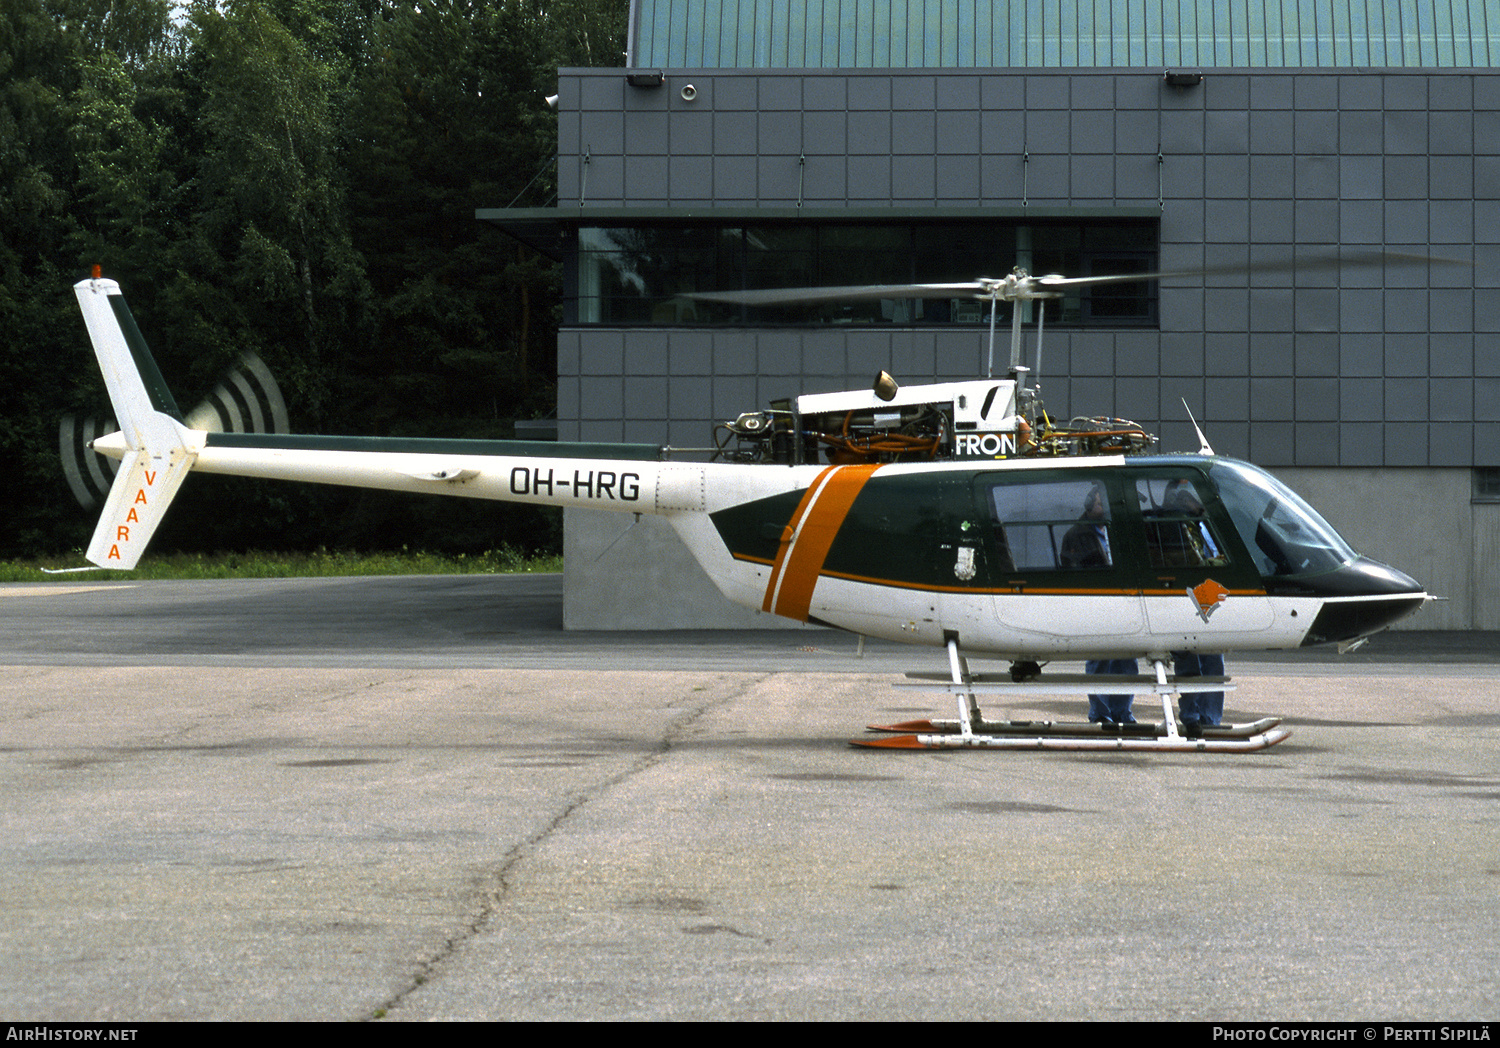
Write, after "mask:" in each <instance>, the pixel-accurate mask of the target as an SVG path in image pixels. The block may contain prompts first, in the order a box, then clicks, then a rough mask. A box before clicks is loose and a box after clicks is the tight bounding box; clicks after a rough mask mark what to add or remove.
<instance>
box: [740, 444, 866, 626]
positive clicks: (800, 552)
mask: <svg viewBox="0 0 1500 1048" xmlns="http://www.w3.org/2000/svg"><path fill="white" fill-rule="evenodd" d="M879 468H880V466H879V465H871V466H830V467H829V468H828V469H826V470H824V471H823V472H822V473H819V474H818V477H817V479H816V480H814V481H813V482H812V484H811V485H810V486H809V487H808V489H807V493H806V494H804V495H803V496H802V501H801V502H799V503H798V504H797V511H796V512H795V513H793V514H792V519H791V522H790V523H789V524H788V525H787V530H786V533H785V535H784V536H783V538H782V540H781V547H780V548H779V549H778V550H777V551H776V564H775V566H774V567H773V568H772V569H771V578H770V579H769V580H768V581H767V583H766V596H765V600H764V601H763V602H762V603H761V610H762V611H770V612H774V613H775V614H777V615H783V616H785V617H786V618H789V619H796V620H797V621H799V622H806V621H807V615H808V611H809V610H810V609H811V607H812V595H813V587H815V586H816V585H817V584H818V574H819V573H820V572H821V571H822V570H823V561H824V560H825V559H827V557H828V551H829V549H830V548H832V546H833V540H834V538H835V536H837V535H838V533H839V528H841V527H842V526H843V524H844V518H845V517H846V516H848V515H849V507H850V506H852V505H854V500H855V499H856V498H857V497H858V496H859V493H860V491H861V490H863V489H864V486H865V482H866V481H868V480H869V479H870V477H871V475H872V474H873V473H874V472H875V471H876V470H877V469H879Z"/></svg>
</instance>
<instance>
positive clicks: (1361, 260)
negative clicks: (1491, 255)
mask: <svg viewBox="0 0 1500 1048" xmlns="http://www.w3.org/2000/svg"><path fill="white" fill-rule="evenodd" d="M1411 263H1434V264H1439V265H1452V266H1472V265H1473V264H1474V263H1472V262H1469V261H1466V260H1464V259H1459V258H1437V257H1434V256H1432V255H1417V254H1408V253H1406V252H1402V251H1354V252H1346V253H1344V254H1331V255H1303V256H1302V257H1300V258H1292V259H1277V260H1275V261H1273V262H1232V263H1226V264H1224V265H1220V266H1199V267H1197V268H1196V269H1162V270H1158V271H1156V272H1155V273H1113V274H1109V275H1106V276H1096V277H1064V276H1057V275H1052V276H1045V277H1034V278H1033V280H1034V281H1035V283H1036V284H1037V286H1039V287H1044V288H1067V287H1087V286H1090V285H1095V284H1130V283H1135V282H1139V281H1142V280H1173V279H1177V278H1180V277H1212V276H1232V275H1234V274H1237V273H1293V272H1296V271H1298V270H1304V271H1306V272H1309V273H1316V272H1322V271H1326V270H1330V269H1355V268H1360V267H1364V266H1382V265H1386V264H1393V265H1395V264H1411Z"/></svg>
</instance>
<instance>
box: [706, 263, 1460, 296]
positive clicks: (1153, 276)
mask: <svg viewBox="0 0 1500 1048" xmlns="http://www.w3.org/2000/svg"><path fill="white" fill-rule="evenodd" d="M1412 263H1425V264H1440V265H1457V266H1472V265H1473V263H1472V262H1469V261H1466V260H1464V259H1457V258H1436V257H1433V256H1430V255H1418V254H1408V253H1405V252H1400V251H1357V252H1346V253H1344V254H1328V255H1310V256H1308V255H1304V256H1302V257H1301V258H1295V259H1278V260H1276V261H1273V262H1249V263H1240V262H1235V263H1228V264H1225V265H1220V266H1199V267H1197V268H1194V269H1160V270H1156V271H1155V272H1151V273H1110V274H1105V275H1102V276H1092V277H1065V276H1061V275H1058V274H1052V275H1049V276H1021V275H1019V274H1013V275H1012V276H1011V277H1007V278H1001V279H994V278H991V277H980V278H979V279H977V280H966V281H959V282H956V283H951V284H852V285H845V286H843V287H783V288H765V289H761V290H755V291H694V292H686V293H684V294H683V295H682V297H683V298H687V299H694V300H696V301H699V302H722V303H725V304H727V305H733V306H787V305H797V304H800V303H813V302H867V301H870V300H872V299H882V298H895V299H902V298H960V297H972V298H977V299H983V300H990V299H998V300H1000V301H1008V300H1011V299H1028V298H1055V297H1057V296H1058V295H1059V294H1060V293H1061V292H1062V290H1063V289H1065V288H1078V287H1093V286H1098V285H1102V284H1136V283H1140V282H1142V281H1145V280H1175V279H1181V278H1190V277H1208V276H1229V275H1233V274H1238V273H1293V272H1297V271H1299V270H1301V271H1303V272H1309V273H1312V272H1319V271H1324V270H1336V269H1346V268H1357V267H1364V266H1380V265H1387V264H1412Z"/></svg>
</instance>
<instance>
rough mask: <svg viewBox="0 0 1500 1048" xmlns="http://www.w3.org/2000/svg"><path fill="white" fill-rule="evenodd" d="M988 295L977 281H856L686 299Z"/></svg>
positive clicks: (760, 302)
mask: <svg viewBox="0 0 1500 1048" xmlns="http://www.w3.org/2000/svg"><path fill="white" fill-rule="evenodd" d="M961 295H977V296H981V297H987V296H986V295H985V284H984V283H982V282H980V281H978V280H969V281H963V282H961V283H957V284H853V285H849V286H846V287H782V288H766V289H765V290H762V291H694V292H690V293H686V294H684V295H683V296H682V297H683V298H691V299H696V300H697V301H699V302H724V303H727V304H729V305H733V306H781V305H794V304H796V303H799V302H860V301H868V300H870V299H877V298H956V297H958V296H961Z"/></svg>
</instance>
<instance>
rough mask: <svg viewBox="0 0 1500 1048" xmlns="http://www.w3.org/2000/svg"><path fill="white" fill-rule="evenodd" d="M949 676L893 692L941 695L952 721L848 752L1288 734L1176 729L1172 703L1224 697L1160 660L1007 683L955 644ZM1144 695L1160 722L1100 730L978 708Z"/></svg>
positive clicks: (1230, 742)
mask: <svg viewBox="0 0 1500 1048" xmlns="http://www.w3.org/2000/svg"><path fill="white" fill-rule="evenodd" d="M948 662H949V666H950V669H951V675H950V676H949V677H939V676H937V675H928V674H908V676H909V677H912V678H914V679H913V680H910V681H907V682H903V683H901V684H897V685H896V686H897V687H898V688H918V689H922V690H925V691H941V692H947V693H949V694H952V695H954V696H955V697H956V698H957V700H958V717H957V718H956V719H951V720H911V721H901V722H900V723H897V724H872V725H871V726H870V730H871V731H875V732H888V733H891V734H887V735H885V736H883V737H880V736H877V737H870V738H863V739H851V740H849V741H850V743H851V745H854V746H868V747H873V748H879V749H905V750H913V749H916V750H929V749H1002V750H1037V749H1041V750H1161V751H1165V752H1168V753H1196V752H1210V753H1248V752H1250V751H1253V750H1263V749H1265V748H1267V747H1268V746H1274V745H1276V744H1277V743H1278V742H1281V741H1282V740H1283V739H1285V738H1286V737H1287V736H1289V735H1290V734H1291V732H1290V731H1289V730H1287V729H1286V728H1282V727H1279V725H1280V723H1281V719H1280V718H1279V717H1263V718H1261V719H1260V720H1256V721H1250V722H1247V723H1244V724H1225V725H1218V726H1215V727H1209V728H1202V729H1189V730H1182V729H1179V727H1178V725H1177V719H1176V717H1175V716H1174V715H1173V711H1172V706H1173V698H1174V696H1178V695H1182V694H1184V693H1188V694H1191V693H1193V692H1204V691H1229V690H1232V689H1233V688H1234V684H1233V683H1231V682H1230V680H1229V679H1228V678H1227V677H1192V678H1173V677H1169V676H1168V674H1167V667H1166V659H1165V657H1164V656H1161V657H1155V658H1152V659H1151V664H1152V668H1153V669H1154V670H1155V673H1154V675H1150V676H1146V675H1130V676H1117V675H1104V674H1094V675H1084V674H1072V675H1065V674H1053V675H1050V676H1038V677H1036V678H1034V679H1030V680H1022V681H1013V680H1011V679H1010V678H1009V677H1008V676H1005V677H1002V676H999V675H995V674H990V675H985V674H974V673H970V672H969V664H968V660H967V659H965V658H964V656H963V654H962V653H961V652H960V651H959V648H958V639H957V638H956V637H950V638H949V639H948ZM1126 691H1129V692H1132V693H1135V692H1151V693H1154V694H1155V695H1157V696H1158V697H1159V698H1160V699H1161V704H1162V717H1163V719H1162V720H1160V721H1150V722H1146V723H1139V724H1126V725H1111V726H1108V727H1101V726H1100V725H1097V724H1089V723H1086V722H1082V721H1015V720H990V719H987V718H986V717H985V716H984V714H983V713H982V712H981V711H980V709H979V700H978V696H979V695H981V694H984V695H993V694H1006V693H1009V694H1012V695H1017V696H1019V695H1022V694H1026V695H1037V694H1043V695H1069V694H1087V693H1090V692H1093V693H1119V692H1126Z"/></svg>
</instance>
